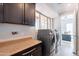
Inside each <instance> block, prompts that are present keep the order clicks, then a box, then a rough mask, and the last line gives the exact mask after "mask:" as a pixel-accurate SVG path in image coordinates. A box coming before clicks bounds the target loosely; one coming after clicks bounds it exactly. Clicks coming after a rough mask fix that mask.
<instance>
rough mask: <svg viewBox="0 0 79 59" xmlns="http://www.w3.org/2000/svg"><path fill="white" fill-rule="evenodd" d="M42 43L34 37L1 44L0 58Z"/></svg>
mask: <svg viewBox="0 0 79 59" xmlns="http://www.w3.org/2000/svg"><path fill="white" fill-rule="evenodd" d="M39 43H41V41H39V40H34V39H32V37H28V38H21V39H19V40H12V41H7V42H6V41H5V42H0V56H9V55H13V54H15V53H17V52H20V51H22V50H24V49H27V48H30V47H32V46H34V45H37V44H39Z"/></svg>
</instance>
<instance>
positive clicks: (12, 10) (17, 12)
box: [4, 3, 24, 24]
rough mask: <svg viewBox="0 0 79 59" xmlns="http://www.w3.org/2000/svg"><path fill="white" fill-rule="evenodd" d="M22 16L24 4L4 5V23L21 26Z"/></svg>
mask: <svg viewBox="0 0 79 59" xmlns="http://www.w3.org/2000/svg"><path fill="white" fill-rule="evenodd" d="M23 16H24V4H22V3H4V22H5V23H14V24H22V23H23Z"/></svg>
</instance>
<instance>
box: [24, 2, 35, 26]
mask: <svg viewBox="0 0 79 59" xmlns="http://www.w3.org/2000/svg"><path fill="white" fill-rule="evenodd" d="M24 7H25V9H24V13H25V18H24V20H25V21H24V24H26V25H31V26H34V25H35V4H34V3H26V4H24Z"/></svg>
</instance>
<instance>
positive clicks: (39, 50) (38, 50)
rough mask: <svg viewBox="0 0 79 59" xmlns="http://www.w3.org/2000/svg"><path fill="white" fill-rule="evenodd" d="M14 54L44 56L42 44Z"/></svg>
mask: <svg viewBox="0 0 79 59" xmlns="http://www.w3.org/2000/svg"><path fill="white" fill-rule="evenodd" d="M12 56H42V47H41V44H38V45H35V46H33V47H30V48H28V49H25V50H23V51H20V52H18V53H16V54H14V55H12Z"/></svg>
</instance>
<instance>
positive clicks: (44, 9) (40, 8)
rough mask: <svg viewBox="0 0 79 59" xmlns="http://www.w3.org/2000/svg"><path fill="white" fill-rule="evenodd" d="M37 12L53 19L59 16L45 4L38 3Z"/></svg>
mask: <svg viewBox="0 0 79 59" xmlns="http://www.w3.org/2000/svg"><path fill="white" fill-rule="evenodd" d="M36 10H37V11H39V12H41V13H42V14H44V15H46V16H48V17H51V18H55V17H57V16H58V14H57V13H56V12H55V11H54V10H52V9H51V8H50V7H48V5H47V4H45V3H36Z"/></svg>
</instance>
